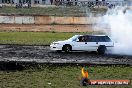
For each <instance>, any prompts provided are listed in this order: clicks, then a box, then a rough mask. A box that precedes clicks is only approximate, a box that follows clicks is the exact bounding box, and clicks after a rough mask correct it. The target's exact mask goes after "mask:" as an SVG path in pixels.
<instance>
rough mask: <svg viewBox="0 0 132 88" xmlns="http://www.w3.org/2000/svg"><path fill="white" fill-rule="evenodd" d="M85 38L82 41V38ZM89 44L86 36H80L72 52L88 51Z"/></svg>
mask: <svg viewBox="0 0 132 88" xmlns="http://www.w3.org/2000/svg"><path fill="white" fill-rule="evenodd" d="M82 37H83V38H84V40H81V38H82ZM86 47H87V42H86V36H80V37H78V39H77V40H76V41H74V42H73V43H72V50H83V51H84V50H87V49H86Z"/></svg>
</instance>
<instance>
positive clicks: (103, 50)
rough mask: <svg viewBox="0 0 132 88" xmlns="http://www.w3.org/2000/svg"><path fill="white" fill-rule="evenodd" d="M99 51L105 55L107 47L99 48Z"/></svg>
mask: <svg viewBox="0 0 132 88" xmlns="http://www.w3.org/2000/svg"><path fill="white" fill-rule="evenodd" d="M97 51H98V53H99V54H105V51H106V47H105V46H99V47H98V50H97Z"/></svg>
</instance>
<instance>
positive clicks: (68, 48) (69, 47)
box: [63, 45, 72, 53]
mask: <svg viewBox="0 0 132 88" xmlns="http://www.w3.org/2000/svg"><path fill="white" fill-rule="evenodd" d="M71 50H72V49H71V46H70V45H65V46H64V47H63V51H65V52H66V53H68V52H70V51H71Z"/></svg>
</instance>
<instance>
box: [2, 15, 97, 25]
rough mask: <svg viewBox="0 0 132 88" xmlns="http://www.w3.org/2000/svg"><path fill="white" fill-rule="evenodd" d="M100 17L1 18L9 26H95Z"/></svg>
mask: <svg viewBox="0 0 132 88" xmlns="http://www.w3.org/2000/svg"><path fill="white" fill-rule="evenodd" d="M98 18H99V17H57V16H0V23H8V24H64V25H65V24H88V25H89V24H95V23H96V22H97V20H98Z"/></svg>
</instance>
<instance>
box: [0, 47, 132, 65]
mask: <svg viewBox="0 0 132 88" xmlns="http://www.w3.org/2000/svg"><path fill="white" fill-rule="evenodd" d="M0 61H1V62H2V61H4V62H10V61H16V62H36V63H61V64H63V63H70V64H72V63H86V64H99V65H104V64H106V65H111V64H125V65H132V56H128V55H116V54H105V55H99V54H97V53H96V52H71V53H64V52H62V53H57V52H53V51H50V47H49V46H22V45H0Z"/></svg>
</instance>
